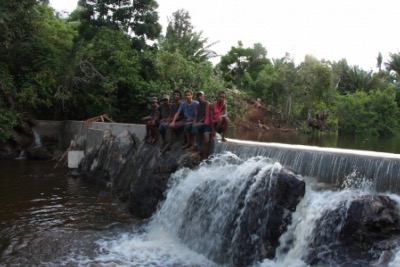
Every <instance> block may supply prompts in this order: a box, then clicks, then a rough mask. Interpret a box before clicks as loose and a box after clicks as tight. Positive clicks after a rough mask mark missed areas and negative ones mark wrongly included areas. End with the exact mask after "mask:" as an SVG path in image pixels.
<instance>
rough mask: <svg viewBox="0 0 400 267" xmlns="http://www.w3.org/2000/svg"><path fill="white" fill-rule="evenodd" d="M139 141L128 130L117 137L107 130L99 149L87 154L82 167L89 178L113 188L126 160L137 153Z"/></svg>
mask: <svg viewBox="0 0 400 267" xmlns="http://www.w3.org/2000/svg"><path fill="white" fill-rule="evenodd" d="M137 143H138V141H137V140H135V137H133V136H131V135H130V133H129V132H128V131H124V132H122V133H120V134H119V135H118V136H117V137H113V136H112V135H111V134H110V133H109V132H108V131H105V132H104V135H103V140H102V142H101V144H100V147H99V149H98V150H94V151H92V152H91V153H89V154H88V155H85V157H84V159H83V160H82V162H81V166H80V169H81V171H82V172H83V173H84V174H85V177H86V178H88V179H89V180H91V181H94V182H96V183H99V184H102V185H104V186H106V187H108V188H110V189H112V188H113V187H114V183H115V179H116V178H117V176H118V175H119V174H120V172H121V170H122V169H123V168H124V166H125V164H126V161H127V160H128V158H131V157H132V155H134V154H135V152H136V144H137Z"/></svg>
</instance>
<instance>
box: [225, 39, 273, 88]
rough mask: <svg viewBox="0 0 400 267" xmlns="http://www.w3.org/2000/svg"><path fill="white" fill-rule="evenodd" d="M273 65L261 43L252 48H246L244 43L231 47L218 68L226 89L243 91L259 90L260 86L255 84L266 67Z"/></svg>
mask: <svg viewBox="0 0 400 267" xmlns="http://www.w3.org/2000/svg"><path fill="white" fill-rule="evenodd" d="M268 64H271V62H270V60H269V59H268V58H267V50H266V49H265V48H264V47H263V46H262V45H261V44H259V43H257V44H254V46H253V47H252V48H244V47H243V44H242V42H240V41H239V42H238V45H237V46H236V47H231V50H229V52H228V53H227V54H226V55H224V56H222V57H221V62H220V63H219V64H218V66H217V68H218V69H219V70H220V71H221V72H222V74H223V76H222V78H223V79H224V81H225V85H226V87H236V88H239V89H241V90H248V91H250V90H253V88H252V86H253V85H254V86H256V89H255V91H258V90H259V84H258V86H257V83H253V81H255V80H256V79H257V76H258V74H259V72H260V71H262V70H263V69H264V67H265V65H268Z"/></svg>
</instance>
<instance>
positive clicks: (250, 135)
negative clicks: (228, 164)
mask: <svg viewBox="0 0 400 267" xmlns="http://www.w3.org/2000/svg"><path fill="white" fill-rule="evenodd" d="M229 137H231V138H235V139H240V140H249V141H258V142H273V143H283V144H296V145H308V146H319V147H333V148H345V149H359V150H371V151H380V152H389V153H399V154H400V138H399V137H391V138H377V137H368V138H367V137H355V136H348V135H340V136H339V135H316V134H314V135H313V134H308V135H307V134H302V133H291V132H268V131H265V130H260V129H255V130H253V131H243V130H242V131H232V132H231V133H229Z"/></svg>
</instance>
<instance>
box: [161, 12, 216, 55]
mask: <svg viewBox="0 0 400 267" xmlns="http://www.w3.org/2000/svg"><path fill="white" fill-rule="evenodd" d="M190 19H191V17H190V15H189V12H188V11H186V10H184V9H180V10H178V11H176V12H174V13H172V17H171V18H169V21H168V26H167V30H166V34H165V37H161V38H160V39H159V44H160V49H161V50H163V51H168V52H170V53H175V52H177V51H179V53H180V54H182V55H183V56H185V57H187V58H190V59H191V60H193V61H196V62H204V61H207V60H208V59H210V58H213V57H215V56H216V53H215V52H214V51H212V50H211V49H210V48H211V47H212V46H213V45H214V43H211V44H208V38H203V37H202V34H203V33H202V32H195V31H194V28H193V25H192V23H191V21H190Z"/></svg>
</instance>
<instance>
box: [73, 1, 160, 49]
mask: <svg viewBox="0 0 400 267" xmlns="http://www.w3.org/2000/svg"><path fill="white" fill-rule="evenodd" d="M78 6H80V7H81V8H82V10H78V11H76V13H77V14H78V16H79V17H80V21H81V25H80V27H79V33H80V36H81V38H83V39H85V40H90V39H91V38H93V37H94V35H95V32H96V30H98V29H100V28H102V27H110V28H113V29H121V30H123V31H124V32H125V33H127V34H129V36H131V38H132V46H133V47H134V48H135V49H136V50H139V51H140V50H143V49H146V48H148V45H147V43H146V42H147V40H155V39H156V38H157V37H158V36H159V34H160V32H161V25H160V24H159V23H158V13H157V12H156V8H157V7H158V4H157V2H156V1H154V0H133V1H131V0H80V1H79V2H78ZM75 15H76V14H75Z"/></svg>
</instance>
